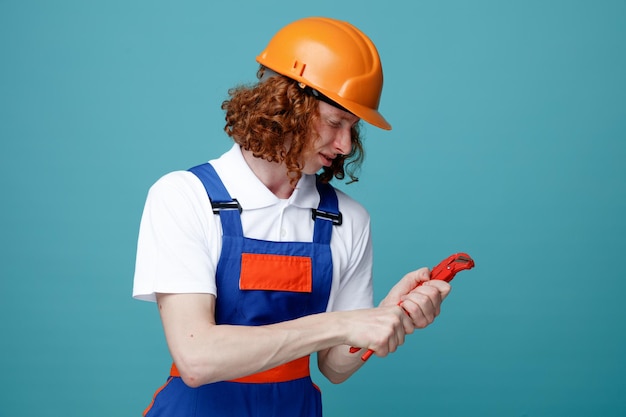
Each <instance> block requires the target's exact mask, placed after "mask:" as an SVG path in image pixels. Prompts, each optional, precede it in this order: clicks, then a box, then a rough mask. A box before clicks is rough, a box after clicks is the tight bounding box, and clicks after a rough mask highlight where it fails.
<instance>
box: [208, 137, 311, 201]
mask: <svg viewBox="0 0 626 417" xmlns="http://www.w3.org/2000/svg"><path fill="white" fill-rule="evenodd" d="M210 162H211V165H213V167H214V168H215V171H217V173H218V175H219V176H220V178H221V180H222V182H223V183H224V186H225V187H226V189H227V190H228V193H229V194H230V195H231V197H232V198H235V199H237V201H239V204H241V206H242V207H243V208H244V209H246V210H250V209H260V208H264V207H269V206H273V205H276V204H279V203H280V202H281V199H279V198H278V197H276V195H274V193H272V192H271V191H270V190H269V189H268V188H267V187H266V186H265V184H263V183H262V182H261V180H259V178H258V177H257V176H256V175H255V174H254V172H253V171H252V170H251V169H250V167H249V166H248V164H247V163H246V160H245V159H244V158H243V154H242V153H241V148H240V147H239V145H238V144H234V145H233V147H232V148H231V149H230V150H229V151H227V152H226V153H224V154H223V155H222V156H221V157H219V158H218V159H213V160H211V161H210ZM287 204H288V205H294V206H297V207H302V208H316V207H317V206H318V204H319V194H318V193H317V189H316V187H315V176H314V175H302V178H300V181H298V184H297V185H296V189H295V190H294V192H293V194H292V195H291V197H290V198H289V199H288V202H287Z"/></svg>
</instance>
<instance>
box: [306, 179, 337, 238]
mask: <svg viewBox="0 0 626 417" xmlns="http://www.w3.org/2000/svg"><path fill="white" fill-rule="evenodd" d="M316 185H317V192H318V193H319V195H320V203H319V205H318V206H317V209H312V215H313V220H315V226H314V228H315V229H314V230H315V231H314V232H313V242H315V243H330V238H331V235H332V232H333V225H334V226H340V225H341V223H342V222H343V217H342V215H341V212H340V211H339V202H338V200H337V192H336V191H335V189H334V187H333V186H332V185H330V184H328V183H322V182H321V181H320V180H319V179H317V181H316Z"/></svg>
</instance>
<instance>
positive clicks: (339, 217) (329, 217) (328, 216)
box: [311, 209, 343, 226]
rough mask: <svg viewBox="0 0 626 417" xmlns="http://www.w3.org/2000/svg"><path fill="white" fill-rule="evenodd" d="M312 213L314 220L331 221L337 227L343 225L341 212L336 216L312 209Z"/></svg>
mask: <svg viewBox="0 0 626 417" xmlns="http://www.w3.org/2000/svg"><path fill="white" fill-rule="evenodd" d="M311 213H312V218H313V220H315V219H317V218H318V217H319V218H320V219H323V220H329V221H331V222H332V223H333V225H335V226H340V225H341V223H343V216H342V215H341V212H339V213H336V214H335V213H330V212H328V211H324V210H320V209H311Z"/></svg>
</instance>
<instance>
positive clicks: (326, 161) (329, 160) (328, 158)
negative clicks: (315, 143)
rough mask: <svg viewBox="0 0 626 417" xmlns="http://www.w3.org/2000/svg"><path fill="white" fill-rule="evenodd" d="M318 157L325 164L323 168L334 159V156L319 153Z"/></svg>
mask: <svg viewBox="0 0 626 417" xmlns="http://www.w3.org/2000/svg"><path fill="white" fill-rule="evenodd" d="M320 156H321V157H322V161H324V162H325V164H324V165H325V166H330V165H331V164H332V163H333V160H334V159H335V156H334V155H333V156H329V155H326V154H323V153H320Z"/></svg>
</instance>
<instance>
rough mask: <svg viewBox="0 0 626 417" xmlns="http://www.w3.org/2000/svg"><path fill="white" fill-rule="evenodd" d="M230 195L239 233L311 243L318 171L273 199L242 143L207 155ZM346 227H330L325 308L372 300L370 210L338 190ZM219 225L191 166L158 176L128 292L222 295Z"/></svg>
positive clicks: (152, 297)
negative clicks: (217, 274) (285, 195)
mask: <svg viewBox="0 0 626 417" xmlns="http://www.w3.org/2000/svg"><path fill="white" fill-rule="evenodd" d="M211 164H212V165H213V166H214V167H215V170H216V171H217V173H218V175H219V176H220V178H221V179H222V182H223V183H224V185H225V187H226V189H227V190H228V192H229V194H230V195H231V197H233V198H235V199H237V200H238V201H239V203H240V204H241V207H242V208H243V212H242V213H241V222H242V226H243V231H244V235H245V236H246V237H249V238H253V239H262V240H271V241H300V242H310V241H311V240H312V238H313V224H314V222H313V221H312V220H311V209H312V208H317V205H318V203H319V194H318V193H317V189H316V187H315V176H313V175H304V176H303V177H302V178H301V179H300V181H299V182H298V185H297V187H296V190H295V191H294V192H293V194H292V195H291V197H290V198H289V199H286V200H285V199H280V198H278V197H276V195H274V194H273V193H272V192H271V191H270V190H269V189H268V188H267V187H265V185H264V184H263V183H262V182H261V181H260V180H259V179H258V178H257V177H256V175H255V174H254V172H253V171H252V170H251V169H250V168H249V166H248V164H247V163H246V162H245V160H244V158H243V155H242V153H241V150H240V148H239V145H234V146H233V147H232V148H231V149H230V150H229V151H228V152H226V153H225V154H223V155H222V156H221V157H220V158H218V159H215V160H212V161H211ZM337 197H338V199H339V210H340V211H341V213H342V215H343V224H342V225H341V226H334V227H333V234H332V239H331V251H332V258H333V281H332V288H331V293H330V299H329V303H328V309H327V310H328V311H338V310H352V309H358V308H368V307H371V306H372V304H373V299H372V298H373V297H372V244H371V239H370V218H369V214H368V213H367V211H366V210H365V209H364V208H363V206H361V205H360V204H359V203H357V202H356V201H355V200H353V199H352V198H350V197H349V196H348V195H346V194H345V193H343V192H341V191H340V190H337ZM221 233H222V230H221V222H220V218H219V216H218V215H215V214H213V211H212V209H211V204H210V202H209V199H208V197H207V194H206V191H205V189H204V186H203V185H202V183H201V182H200V180H199V179H198V178H197V177H196V176H195V175H194V174H192V173H191V172H189V171H175V172H172V173H169V174H167V175H165V176H163V177H162V178H160V179H159V180H158V181H157V182H156V183H155V184H154V185H153V186H152V187H151V188H150V191H149V192H148V197H147V200H146V204H145V207H144V212H143V216H142V219H141V224H140V229H139V239H138V244H137V259H136V264H135V279H134V286H133V297H135V298H137V299H140V300H147V301H155V294H156V293H210V294H214V295H216V296H218V297H219V288H217V287H216V284H215V271H216V268H217V263H218V261H219V257H220V252H221V245H222V240H221Z"/></svg>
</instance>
